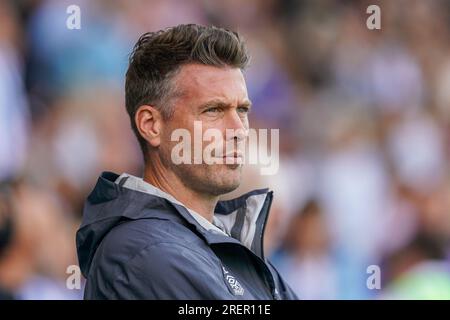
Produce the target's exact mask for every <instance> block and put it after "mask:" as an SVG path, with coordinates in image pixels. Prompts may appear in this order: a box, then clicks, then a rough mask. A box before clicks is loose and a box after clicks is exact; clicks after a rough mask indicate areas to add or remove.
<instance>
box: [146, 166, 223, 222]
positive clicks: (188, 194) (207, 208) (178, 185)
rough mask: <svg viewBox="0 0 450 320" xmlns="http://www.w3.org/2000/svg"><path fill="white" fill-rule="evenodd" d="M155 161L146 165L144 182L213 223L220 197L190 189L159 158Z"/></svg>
mask: <svg viewBox="0 0 450 320" xmlns="http://www.w3.org/2000/svg"><path fill="white" fill-rule="evenodd" d="M153 159H155V158H153ZM155 160H156V161H152V163H147V164H146V165H145V169H144V177H143V179H144V181H145V182H148V183H150V184H152V185H154V186H155V187H157V188H159V189H160V190H162V191H164V192H166V193H168V194H170V195H171V196H172V197H174V198H175V199H177V200H178V201H179V202H181V203H182V204H183V205H185V206H186V207H187V208H189V209H192V210H194V211H195V212H197V213H199V214H200V215H201V216H202V217H204V218H205V219H206V220H208V221H209V222H211V223H212V221H213V217H214V208H215V207H216V204H217V201H218V197H217V196H211V195H208V194H204V193H199V192H196V191H195V190H192V189H190V188H188V187H187V186H185V185H184V184H183V183H182V181H181V180H180V179H179V178H178V176H177V175H175V173H174V172H173V171H171V170H169V169H168V168H166V167H164V166H163V165H162V163H161V161H160V160H159V158H156V159H155Z"/></svg>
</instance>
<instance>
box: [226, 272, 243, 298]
mask: <svg viewBox="0 0 450 320" xmlns="http://www.w3.org/2000/svg"><path fill="white" fill-rule="evenodd" d="M222 269H223V273H224V276H225V280H226V281H227V283H228V284H229V286H230V287H231V289H232V290H233V292H234V295H236V296H242V295H244V288H242V286H241V284H240V283H239V281H237V279H236V278H235V277H234V276H232V275H231V274H230V273H229V272H228V270H227V269H225V268H224V267H222Z"/></svg>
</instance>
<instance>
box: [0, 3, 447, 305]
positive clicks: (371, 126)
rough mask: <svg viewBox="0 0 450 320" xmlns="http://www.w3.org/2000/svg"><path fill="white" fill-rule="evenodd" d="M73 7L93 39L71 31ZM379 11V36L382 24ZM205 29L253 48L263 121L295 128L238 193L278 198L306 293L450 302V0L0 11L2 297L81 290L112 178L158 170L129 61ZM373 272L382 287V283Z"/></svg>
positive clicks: (257, 106)
mask: <svg viewBox="0 0 450 320" xmlns="http://www.w3.org/2000/svg"><path fill="white" fill-rule="evenodd" d="M71 4H76V5H78V6H79V7H80V8H81V29H80V30H69V29H68V28H66V20H67V17H68V16H69V15H68V14H67V13H66V9H67V7H68V6H69V5H71ZM370 4H378V5H379V6H380V8H381V30H368V29H367V27H366V19H367V17H368V14H366V8H367V6H368V5H370ZM191 22H195V23H201V24H215V25H218V26H223V27H229V28H231V29H234V30H237V31H239V32H241V33H242V34H243V35H244V37H245V38H246V39H247V41H248V46H249V49H250V52H251V55H252V62H251V66H250V68H249V69H248V71H247V72H246V78H247V85H248V90H249V95H250V98H251V99H252V101H253V104H254V108H253V111H252V114H251V121H252V124H253V127H258V128H279V129H280V169H279V172H278V174H277V175H275V176H260V175H258V174H257V170H255V169H254V168H251V167H249V169H248V170H246V178H245V180H244V183H243V185H242V186H241V187H240V188H239V190H238V191H236V192H235V193H240V192H243V191H246V190H249V189H252V188H255V187H261V186H269V187H270V188H272V189H273V190H274V191H275V203H274V205H273V210H272V217H271V219H270V223H269V226H268V230H267V238H266V243H265V245H266V251H267V252H268V253H269V254H270V256H271V257H272V260H273V262H274V263H275V264H276V265H277V266H278V267H279V269H280V271H281V273H282V274H283V276H284V278H285V279H286V280H287V281H288V282H289V283H290V284H291V286H292V287H293V288H294V290H296V291H297V293H298V295H299V296H300V297H301V298H303V299H335V298H338V299H384V298H402V299H409V298H425V299H428V298H445V299H450V267H449V265H450V264H449V262H450V261H449V237H450V170H449V169H450V165H449V163H450V161H449V160H450V46H449V44H450V42H449V41H448V40H449V36H450V1H439V0H431V1H425V0H423V1H420V0H419V1H414V0H411V1H409V0H408V1H407V0H396V1H375V0H374V1H331V0H318V1H295V0H279V1H276V0H258V1H256V0H248V1H237V0H230V1H202V0H193V1H174V0H171V1H167V0H166V1H140V0H134V1H126V0H114V1H103V0H96V1H87V0H76V1H75V0H70V1H66V0H63V1H56V0H54V1H52V0H49V1H40V0H33V1H31V0H30V1H26V0H22V1H6V0H4V1H0V182H1V183H0V230H1V232H0V234H1V237H0V240H1V241H0V245H1V246H0V248H1V251H0V292H1V293H0V295H3V297H8V296H9V295H10V294H13V297H15V298H17V299H80V298H81V297H82V290H69V289H67V288H66V279H67V277H68V274H67V273H66V270H67V267H68V266H70V265H74V264H77V259H76V252H75V231H76V229H77V227H78V225H79V223H80V218H81V212H82V205H83V201H84V198H85V197H86V195H87V194H88V193H89V191H90V190H91V188H92V187H93V185H94V183H95V181H96V179H97V176H98V175H99V173H100V172H101V171H103V170H111V171H116V172H119V173H120V172H129V173H133V174H139V173H140V170H141V169H142V168H141V155H140V151H139V149H138V146H137V143H136V142H135V138H134V137H133V136H132V132H131V130H130V128H129V122H128V118H127V115H126V113H125V109H124V96H123V91H124V90H123V84H124V73H125V71H126V68H127V57H128V54H129V53H130V51H131V48H132V46H133V44H134V42H135V41H136V40H137V38H138V37H139V35H140V34H142V33H143V32H146V31H149V30H152V31H154V30H158V29H161V28H164V27H168V26H172V25H176V24H180V23H191ZM8 217H9V218H11V219H9V218H8ZM8 221H12V224H10V223H8ZM8 232H9V236H8ZM6 239H9V241H5V240H6ZM373 265H375V266H379V268H380V270H381V289H380V290H377V289H375V290H369V289H368V288H367V279H368V277H370V276H371V273H370V272H369V273H368V269H367V268H368V267H369V266H373ZM375 268H376V267H375ZM370 270H372V269H370Z"/></svg>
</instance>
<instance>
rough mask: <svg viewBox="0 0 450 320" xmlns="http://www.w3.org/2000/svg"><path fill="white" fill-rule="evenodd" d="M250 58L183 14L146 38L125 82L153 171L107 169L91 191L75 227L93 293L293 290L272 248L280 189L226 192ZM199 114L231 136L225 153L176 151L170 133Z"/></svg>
mask: <svg viewBox="0 0 450 320" xmlns="http://www.w3.org/2000/svg"><path fill="white" fill-rule="evenodd" d="M247 62H248V55H247V53H246V50H245V46H244V43H243V41H242V39H241V38H240V37H239V35H238V34H237V33H234V32H231V31H228V30H225V29H220V28H215V27H204V26H199V25H180V26H177V27H173V28H169V29H167V30H164V31H159V32H156V33H146V34H144V35H143V36H142V37H141V38H140V39H139V41H138V42H137V44H136V45H135V47H134V50H133V53H132V56H131V59H130V65H129V68H128V72H127V75H126V84H125V91H126V107H127V111H128V114H129V116H130V119H131V126H132V128H133V130H134V132H135V134H136V136H137V138H138V140H139V143H140V145H141V148H142V150H143V153H144V160H145V170H144V171H145V172H144V175H143V178H138V177H134V176H131V175H128V174H122V175H120V176H119V175H116V174H114V173H108V172H107V173H103V174H102V176H101V177H100V178H99V179H98V182H97V185H96V186H95V188H94V190H93V191H92V193H91V194H90V195H89V197H88V199H87V201H86V204H85V208H84V215H83V222H82V225H81V227H80V229H79V230H78V232H77V249H78V258H79V263H80V267H81V270H82V272H83V274H84V276H85V277H86V278H87V284H86V289H85V298H86V299H295V298H296V297H295V295H294V294H293V292H292V291H291V289H290V288H289V287H288V285H287V284H286V283H285V282H284V281H283V280H282V279H281V277H280V275H279V274H278V272H277V271H276V270H275V269H274V267H273V266H272V265H271V264H270V263H269V262H268V261H267V260H266V259H265V257H264V254H263V232H264V227H265V223H266V221H267V215H268V212H269V208H270V205H271V201H272V193H271V192H268V191H267V190H257V191H253V192H251V193H248V194H246V195H243V196H241V197H239V198H237V199H234V200H229V201H218V198H219V196H220V195H222V194H225V193H228V192H230V191H232V190H234V189H236V188H237V187H238V186H239V183H240V180H241V168H242V163H241V162H242V158H241V151H242V150H241V149H238V147H237V146H238V145H242V144H240V142H242V141H245V139H246V137H247V134H248V128H249V123H248V118H247V114H248V111H249V108H250V101H249V98H248V96H247V89H246V84H245V80H244V77H243V74H242V70H243V69H244V68H245V66H246V64H247ZM196 123H197V124H198V123H201V130H202V132H201V133H204V132H206V131H207V130H208V129H214V130H216V131H219V132H220V133H221V137H223V139H224V141H223V145H224V146H225V145H226V146H230V145H231V146H232V148H231V150H230V148H228V147H227V148H226V150H225V148H223V150H222V149H221V150H219V151H217V152H214V153H212V154H211V155H212V157H213V158H215V160H220V161H215V162H214V163H206V161H204V159H203V160H202V161H200V162H199V161H198V159H197V161H195V159H193V162H192V163H178V162H177V161H175V160H176V157H175V158H174V155H173V150H174V147H175V146H176V145H177V144H178V142H177V141H172V140H173V139H172V134H173V133H174V132H176V131H177V130H179V129H183V130H185V132H186V130H187V132H189V133H191V136H193V137H195V136H196V135H197V133H196V132H195V127H196V125H195V124H196ZM227 130H232V132H233V134H232V135H230V134H226V133H227ZM194 145H198V144H196V143H195V142H194V143H192V144H191V146H194ZM193 149H194V148H192V149H188V150H184V151H183V152H187V154H189V153H190V152H191V151H193V154H194V157H195V154H196V150H193ZM201 151H204V150H203V149H202V150H201ZM189 159H192V158H190V157H189ZM222 160H223V161H222ZM175 162H177V163H175Z"/></svg>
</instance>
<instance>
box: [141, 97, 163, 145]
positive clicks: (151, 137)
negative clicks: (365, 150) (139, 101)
mask: <svg viewBox="0 0 450 320" xmlns="http://www.w3.org/2000/svg"><path fill="white" fill-rule="evenodd" d="M134 121H135V123H136V127H137V129H138V131H139V134H140V135H141V136H142V137H143V138H144V139H145V140H147V142H148V143H149V144H150V145H151V146H152V147H158V146H159V145H160V144H161V128H162V115H161V113H160V112H159V111H158V110H156V108H155V107H153V106H149V105H142V106H140V107H139V108H138V109H137V111H136V115H135V117H134Z"/></svg>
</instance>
